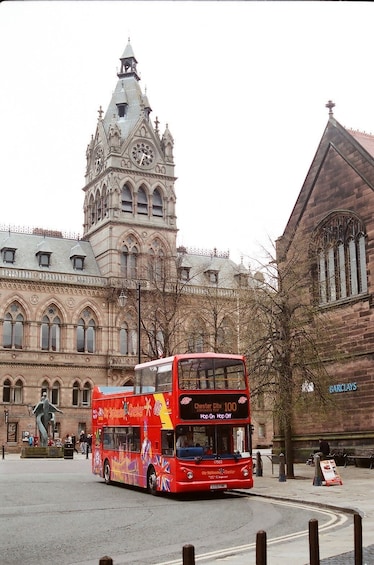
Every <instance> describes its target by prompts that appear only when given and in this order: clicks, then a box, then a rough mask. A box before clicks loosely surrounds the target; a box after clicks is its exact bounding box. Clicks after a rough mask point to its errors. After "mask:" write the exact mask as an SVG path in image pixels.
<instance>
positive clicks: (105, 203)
mask: <svg viewBox="0 0 374 565" xmlns="http://www.w3.org/2000/svg"><path fill="white" fill-rule="evenodd" d="M102 203H103V218H106V217H107V215H108V192H107V189H106V186H105V184H104V186H103V197H102Z"/></svg>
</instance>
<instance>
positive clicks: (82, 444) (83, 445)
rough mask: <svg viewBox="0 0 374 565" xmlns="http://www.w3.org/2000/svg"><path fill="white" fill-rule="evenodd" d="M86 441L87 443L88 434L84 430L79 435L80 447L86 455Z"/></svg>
mask: <svg viewBox="0 0 374 565" xmlns="http://www.w3.org/2000/svg"><path fill="white" fill-rule="evenodd" d="M86 443H87V438H86V434H85V433H84V431H83V430H82V431H81V433H80V435H79V447H80V450H81V453H82V455H86Z"/></svg>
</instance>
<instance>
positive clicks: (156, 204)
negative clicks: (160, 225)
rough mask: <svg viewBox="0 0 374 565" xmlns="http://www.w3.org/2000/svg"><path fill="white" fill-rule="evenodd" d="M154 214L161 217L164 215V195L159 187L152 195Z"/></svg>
mask: <svg viewBox="0 0 374 565" xmlns="http://www.w3.org/2000/svg"><path fill="white" fill-rule="evenodd" d="M152 215H153V216H158V217H161V218H162V216H163V203H162V197H161V194H160V191H159V189H158V188H156V190H155V191H154V192H153V195H152Z"/></svg>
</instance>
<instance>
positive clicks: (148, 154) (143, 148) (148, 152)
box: [131, 142, 154, 167]
mask: <svg viewBox="0 0 374 565" xmlns="http://www.w3.org/2000/svg"><path fill="white" fill-rule="evenodd" d="M131 157H132V158H133V160H134V161H135V163H136V164H137V165H138V166H139V167H150V166H151V165H152V163H153V160H154V153H153V148H152V147H151V146H150V145H148V143H144V142H139V143H135V145H133V147H132V149H131Z"/></svg>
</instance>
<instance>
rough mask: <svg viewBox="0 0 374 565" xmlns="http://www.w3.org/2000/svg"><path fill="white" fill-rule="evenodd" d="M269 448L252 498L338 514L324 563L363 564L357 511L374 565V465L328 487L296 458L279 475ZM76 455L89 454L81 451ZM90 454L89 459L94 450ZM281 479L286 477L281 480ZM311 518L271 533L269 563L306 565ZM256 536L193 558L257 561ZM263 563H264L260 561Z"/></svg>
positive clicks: (368, 560)
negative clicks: (293, 530) (288, 471)
mask: <svg viewBox="0 0 374 565" xmlns="http://www.w3.org/2000/svg"><path fill="white" fill-rule="evenodd" d="M267 453H268V452H262V453H261V459H262V465H263V469H262V476H256V475H255V477H254V487H253V489H250V490H246V491H244V492H245V493H246V494H250V495H251V496H254V497H263V498H264V499H267V500H273V501H278V502H280V503H291V504H292V503H297V504H298V505H300V504H301V505H306V506H310V505H312V506H315V507H317V508H318V509H319V510H321V511H322V512H326V513H327V514H331V516H332V515H334V514H337V515H338V517H337V518H335V519H334V518H333V517H331V519H330V522H331V523H330V526H329V527H325V526H322V527H319V531H318V545H319V556H320V563H321V565H358V563H361V562H359V561H356V560H355V554H354V546H355V534H354V514H355V513H357V514H359V515H360V516H361V520H362V522H361V523H362V545H363V552H362V553H363V560H362V565H374V496H373V485H374V469H367V468H361V467H355V466H354V465H349V466H347V467H337V472H338V474H339V476H340V478H341V480H342V484H337V485H334V486H326V485H324V484H319V483H320V481H316V480H315V476H316V471H315V467H313V466H310V465H306V464H305V463H303V464H301V463H298V464H295V465H294V474H295V478H294V479H286V480H284V476H283V474H282V476H281V477H280V476H279V465H277V464H274V465H273V464H272V463H271V460H270V458H269V457H268V456H267ZM75 457H77V459H84V458H85V456H84V455H81V454H79V455H75V456H74V458H75ZM89 457H90V458H91V455H90V456H89ZM5 458H6V459H19V454H18V455H16V454H15V455H13V454H6V455H5ZM280 478H281V479H282V480H279V479H280ZM308 522H309V519H308V513H307V510H306V518H305V523H300V532H299V533H298V534H296V535H294V536H287V537H281V536H280V537H279V538H277V539H270V538H268V537H267V545H266V558H267V561H266V563H267V565H307V564H309V563H310V555H309V551H310V550H309V523H308ZM325 522H326V520H325ZM321 524H322V521H321ZM356 539H357V538H356ZM255 541H256V540H253V543H251V544H248V546H245V547H244V546H243V547H242V548H236V549H235V550H233V551H230V552H227V553H226V554H222V552H217V554H213V553H212V554H210V555H206V556H199V555H198V554H196V556H195V561H196V563H205V564H207V565H217V564H219V565H250V564H252V563H253V564H254V563H256V544H255ZM174 563H175V564H177V563H179V564H180V563H181V562H180V560H179V561H175V562H173V564H174ZM170 565H171V562H170ZM261 565H263V564H262V562H261Z"/></svg>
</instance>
